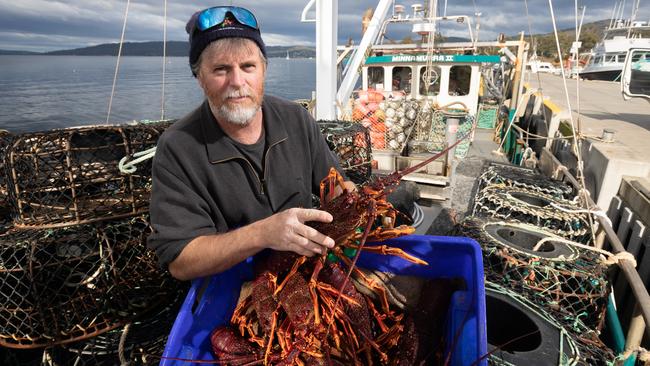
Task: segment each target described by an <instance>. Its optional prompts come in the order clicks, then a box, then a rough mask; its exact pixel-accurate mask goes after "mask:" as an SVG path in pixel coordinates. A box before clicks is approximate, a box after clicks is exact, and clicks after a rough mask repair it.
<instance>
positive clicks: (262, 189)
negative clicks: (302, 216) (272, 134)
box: [210, 137, 287, 195]
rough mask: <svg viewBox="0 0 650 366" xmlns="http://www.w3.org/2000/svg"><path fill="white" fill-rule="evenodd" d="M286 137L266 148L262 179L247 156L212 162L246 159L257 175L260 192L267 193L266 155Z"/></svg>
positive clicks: (213, 162)
mask: <svg viewBox="0 0 650 366" xmlns="http://www.w3.org/2000/svg"><path fill="white" fill-rule="evenodd" d="M286 139H287V138H286V137H285V138H283V139H282V140H279V141H277V142H275V143H273V144H271V145H270V146H269V147H268V149H266V152H265V153H264V157H263V158H262V163H263V164H264V165H263V166H262V173H263V175H264V176H263V177H262V178H261V179H260V175H259V174H257V171H255V168H253V164H251V162H250V161H248V159H246V158H245V157H243V156H235V157H232V158H228V159H223V160H215V161H211V162H210V163H211V164H218V163H223V162H226V161H229V160H235V159H239V160H243V161H245V162H246V164H248V167H249V168H250V170H251V171H252V172H253V175H255V178H257V183H258V184H259V193H260V194H261V195H265V194H266V189H265V184H266V161H267V159H266V157H267V156H268V152H269V151H270V150H271V148H272V147H274V146H276V145H278V144H279V143H281V142H283V141H285V140H286Z"/></svg>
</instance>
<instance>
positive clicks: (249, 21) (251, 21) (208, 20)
mask: <svg viewBox="0 0 650 366" xmlns="http://www.w3.org/2000/svg"><path fill="white" fill-rule="evenodd" d="M228 13H230V14H232V16H233V17H234V18H235V20H237V21H238V22H239V23H241V24H243V25H245V26H248V27H251V28H253V29H259V27H258V25H257V19H255V15H253V13H251V12H250V11H248V10H247V9H244V8H240V7H238V6H215V7H213V8H209V9H205V10H203V11H202V12H201V13H200V14H199V16H198V19H197V21H196V28H198V29H199V30H200V31H204V30H206V29H210V28H212V27H214V26H216V25H219V24H221V23H223V21H224V20H225V19H226V15H227V14H228Z"/></svg>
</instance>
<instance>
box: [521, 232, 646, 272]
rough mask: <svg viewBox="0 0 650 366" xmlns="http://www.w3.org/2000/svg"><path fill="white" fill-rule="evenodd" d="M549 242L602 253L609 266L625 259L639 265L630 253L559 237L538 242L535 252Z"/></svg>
mask: <svg viewBox="0 0 650 366" xmlns="http://www.w3.org/2000/svg"><path fill="white" fill-rule="evenodd" d="M549 241H554V242H559V243H564V244H568V245H571V246H574V247H577V248H581V249H586V250H591V251H593V252H596V253H600V254H602V255H604V256H605V257H606V258H605V259H604V260H603V261H602V263H603V264H606V265H608V266H609V265H612V264H619V262H620V261H621V260H624V259H625V260H628V261H630V262H631V263H632V264H633V265H634V267H635V268H636V264H637V263H636V258H635V257H634V255H633V254H632V253H630V252H626V251H623V252H619V253H616V254H614V253H612V252H609V251H607V250H604V249H600V248H596V247H592V246H589V245H584V244H580V243H576V242H574V241H571V240H568V239H564V238H557V237H552V236H547V237H545V238H542V239H541V240H539V241H538V242H537V244H535V246H534V247H533V249H532V250H533V251H539V248H541V247H542V245H543V244H544V243H546V242H549Z"/></svg>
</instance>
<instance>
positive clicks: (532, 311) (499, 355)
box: [485, 280, 615, 366]
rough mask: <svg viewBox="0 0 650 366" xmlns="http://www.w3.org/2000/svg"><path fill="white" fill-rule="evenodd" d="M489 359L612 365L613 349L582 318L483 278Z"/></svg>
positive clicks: (501, 364) (502, 363)
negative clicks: (541, 303) (539, 302)
mask: <svg viewBox="0 0 650 366" xmlns="http://www.w3.org/2000/svg"><path fill="white" fill-rule="evenodd" d="M485 292H486V295H487V296H486V303H487V323H488V327H487V333H488V334H487V337H488V343H489V344H488V349H489V358H488V365H498V366H512V365H521V364H527V363H531V362H532V363H535V362H543V363H544V364H549V365H554V364H556V365H580V366H592V365H614V364H615V363H614V360H615V356H614V352H613V351H612V350H611V349H609V348H608V347H607V346H606V345H605V344H604V343H603V341H601V340H600V338H599V337H598V332H597V331H596V330H594V329H592V328H590V327H588V326H587V325H585V324H584V323H583V322H582V321H581V319H580V318H578V317H575V316H566V314H563V313H562V312H558V311H557V310H556V309H555V308H545V307H540V306H539V305H538V304H537V303H536V302H535V301H531V298H530V297H529V296H526V295H525V294H521V293H517V292H515V291H512V290H511V289H509V288H507V287H504V286H501V285H500V284H498V283H495V282H491V281H489V280H487V281H486V282H485Z"/></svg>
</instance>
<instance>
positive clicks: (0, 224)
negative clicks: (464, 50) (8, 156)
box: [0, 130, 11, 234]
mask: <svg viewBox="0 0 650 366" xmlns="http://www.w3.org/2000/svg"><path fill="white" fill-rule="evenodd" d="M10 142H11V134H9V132H7V131H5V130H0V234H2V233H3V232H5V231H6V230H7V228H8V227H9V225H10V222H11V218H10V216H11V215H10V213H11V210H10V209H9V198H8V193H7V178H6V174H5V151H6V150H7V146H9V144H10Z"/></svg>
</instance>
